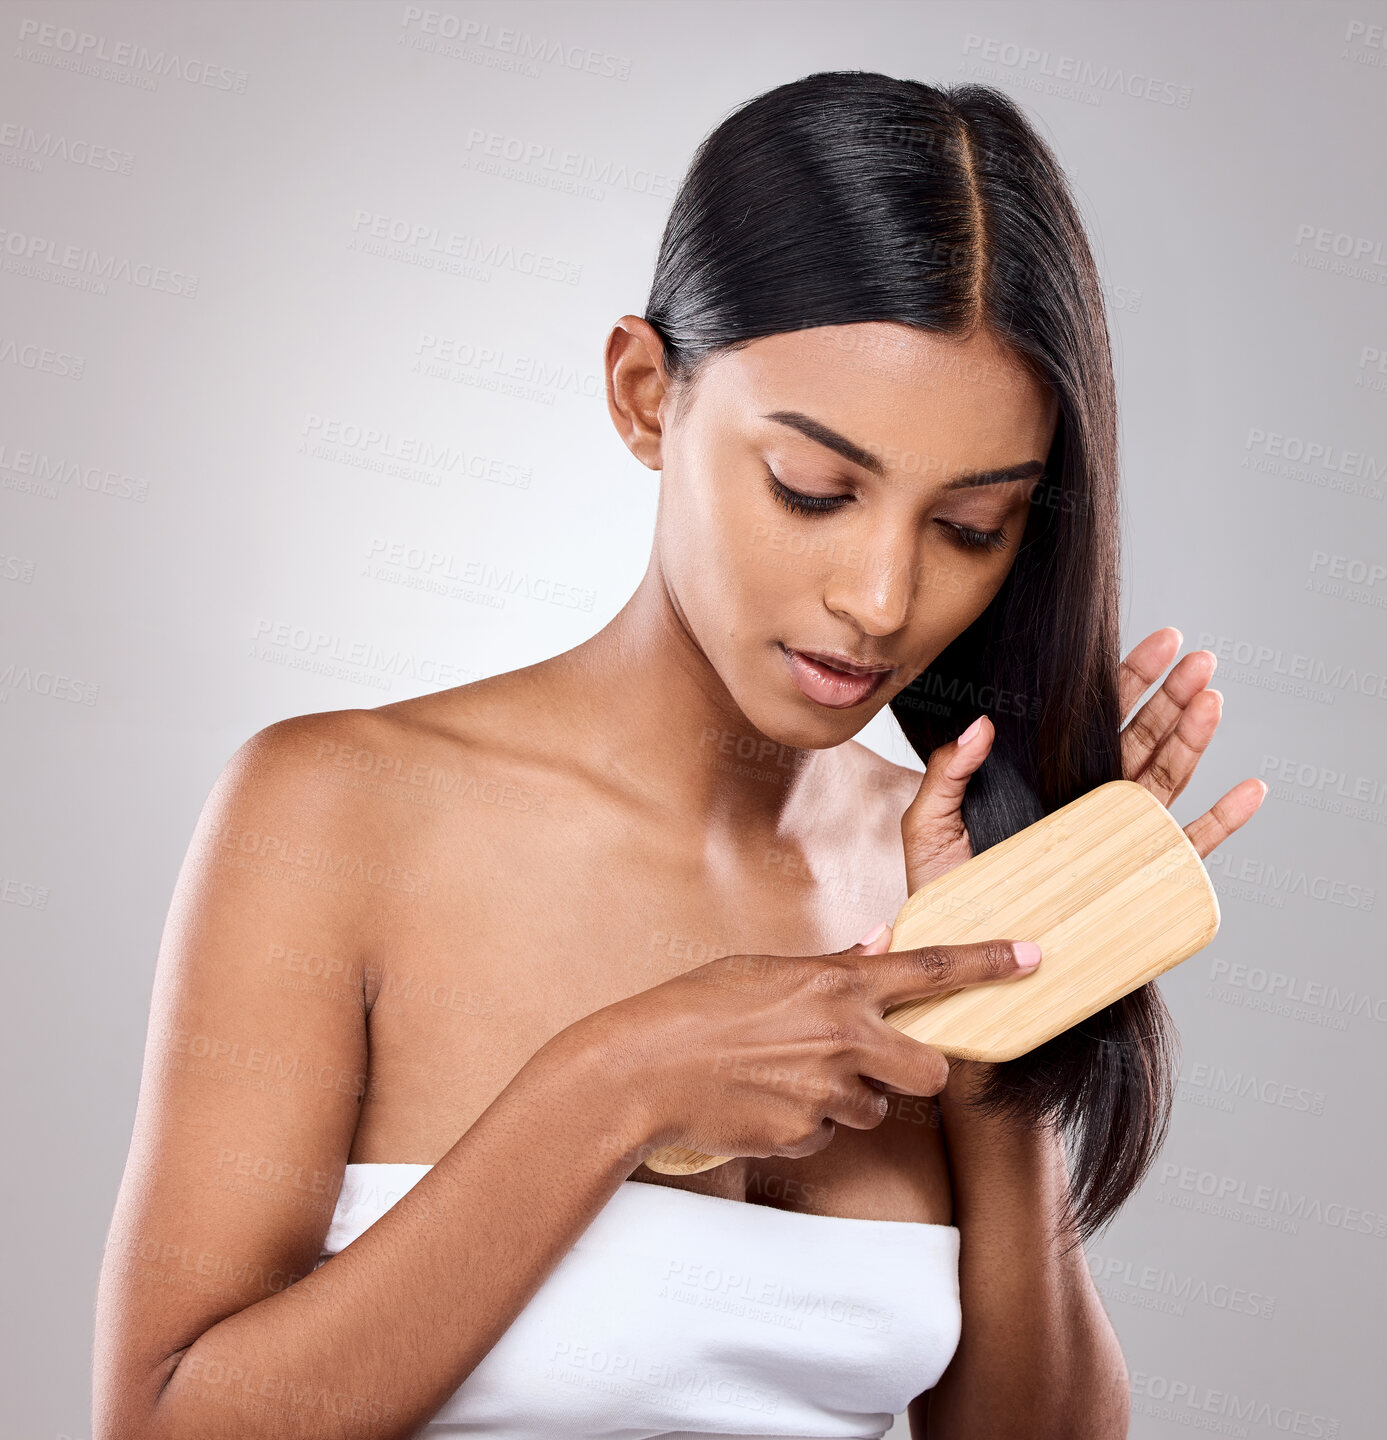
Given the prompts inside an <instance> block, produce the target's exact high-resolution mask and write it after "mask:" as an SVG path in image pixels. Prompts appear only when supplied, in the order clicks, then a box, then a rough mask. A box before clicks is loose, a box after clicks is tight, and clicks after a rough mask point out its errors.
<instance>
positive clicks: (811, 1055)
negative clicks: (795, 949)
mask: <svg viewBox="0 0 1387 1440" xmlns="http://www.w3.org/2000/svg"><path fill="white" fill-rule="evenodd" d="M890 942H891V931H890V927H889V926H882V927H879V929H878V931H877V932H875V933H874V934H873V935H871V936H869V937H867V938H866V939H864V940H860V941H859V942H858V943H857V944H856V945H853V946H851V947H850V948H849V949H847V950H841V951H838V952H836V953H834V954H831V955H808V956H792V955H727V956H724V957H722V958H721V959H718V960H710V961H709V962H708V963H707V964H706V965H700V966H697V967H696V968H695V969H693V970H689V971H687V972H686V973H684V974H683V975H678V976H676V977H674V978H673V979H671V980H666V981H665V982H664V983H663V984H660V985H655V986H653V987H651V988H650V989H649V990H642V991H640V992H639V993H638V994H635V995H631V996H629V997H628V998H627V999H625V1000H620V1001H617V1002H616V1003H615V1004H613V1005H607V1006H604V1007H603V1008H602V1009H600V1010H596V1011H594V1012H593V1013H592V1014H590V1015H588V1016H585V1017H584V1018H583V1019H582V1020H580V1021H577V1022H576V1023H575V1025H574V1026H570V1027H569V1028H570V1030H576V1031H579V1032H581V1033H582V1035H583V1038H584V1039H585V1040H586V1041H587V1043H588V1044H592V1045H595V1046H597V1047H599V1048H600V1051H601V1053H603V1054H604V1055H607V1056H610V1057H611V1071H610V1073H611V1074H612V1075H613V1077H614V1078H615V1079H617V1081H618V1083H620V1084H622V1085H623V1086H624V1087H638V1090H639V1094H640V1100H641V1110H642V1114H643V1117H644V1124H643V1127H642V1128H643V1130H644V1132H645V1133H644V1136H643V1139H642V1141H641V1144H640V1146H639V1149H638V1152H637V1158H638V1159H640V1160H644V1159H645V1158H646V1157H647V1156H649V1155H651V1154H653V1153H654V1152H655V1151H656V1150H658V1149H662V1148H664V1147H665V1146H667V1145H673V1146H682V1147H685V1148H687V1149H689V1150H694V1151H699V1152H701V1153H704V1154H708V1155H728V1156H732V1155H743V1156H757V1157H760V1158H764V1157H766V1156H770V1155H784V1156H788V1157H791V1158H799V1157H802V1156H805V1155H812V1154H814V1153H816V1152H817V1151H819V1150H822V1149H823V1148H824V1147H825V1146H827V1145H828V1144H829V1143H830V1141H832V1139H833V1136H834V1132H835V1128H836V1126H837V1125H838V1124H839V1123H841V1124H844V1125H850V1126H852V1127H853V1129H856V1130H871V1129H873V1128H875V1127H876V1126H877V1125H879V1124H880V1123H881V1122H882V1121H883V1120H884V1119H885V1118H886V1115H887V1112H888V1111H889V1109H890V1101H889V1100H888V1099H887V1094H886V1093H884V1092H889V1093H894V1094H904V1095H937V1094H938V1093H939V1092H940V1091H941V1090H942V1089H943V1088H944V1084H945V1081H946V1080H947V1079H948V1075H949V1062H948V1060H947V1059H946V1058H945V1056H944V1055H943V1053H942V1052H941V1051H939V1050H937V1049H936V1048H935V1047H934V1046H932V1045H926V1044H924V1043H923V1042H921V1041H919V1040H912V1039H911V1038H910V1037H909V1036H907V1035H904V1034H902V1033H901V1032H900V1031H899V1030H897V1029H895V1027H894V1026H892V1025H889V1024H887V1022H886V1021H885V1020H884V1019H883V1018H882V1016H883V1014H884V1012H885V1011H887V1010H889V1009H891V1008H892V1007H893V1006H896V1005H899V1004H902V1003H903V1002H905V1001H908V1000H918V999H924V998H927V997H929V996H936V995H943V994H947V993H948V992H949V991H952V990H958V989H960V988H962V987H963V986H966V985H978V984H983V983H988V982H994V981H999V980H1006V979H1009V978H1011V977H1022V978H1024V977H1025V976H1026V975H1028V974H1030V973H1032V971H1033V969H1034V966H1032V967H1031V968H1030V969H1025V968H1022V966H1021V965H1020V964H1019V962H1018V957H1017V950H1016V947H1015V946H1014V945H1013V942H1011V941H1009V940H991V941H983V942H981V943H976V944H969V945H938V946H926V947H924V948H921V949H916V950H896V951H891V952H888V951H887V948H886V947H887V946H888V945H889V944H890ZM1020 948H1021V954H1022V956H1023V957H1024V956H1025V955H1026V954H1027V953H1028V952H1029V953H1033V954H1035V955H1036V957H1037V959H1038V957H1039V950H1038V948H1037V947H1036V946H1034V945H1030V944H1023V945H1021V947H1020Z"/></svg>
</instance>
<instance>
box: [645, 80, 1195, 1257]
mask: <svg viewBox="0 0 1387 1440" xmlns="http://www.w3.org/2000/svg"><path fill="white" fill-rule="evenodd" d="M645 318H646V320H647V321H648V322H649V323H650V325H651V326H652V327H653V328H654V329H655V330H656V332H657V333H658V334H659V336H660V338H661V340H662V341H663V344H664V358H665V365H666V369H667V371H668V373H669V374H670V376H671V378H672V379H674V380H675V381H679V382H685V381H687V382H691V381H692V380H693V379H694V378H695V377H696V374H697V372H698V366H699V362H700V361H701V360H703V359H704V358H705V357H706V356H708V355H710V354H713V353H714V352H716V351H720V350H727V349H730V348H736V347H738V346H740V345H744V344H746V343H748V342H750V341H751V340H754V339H756V338H757V337H759V336H764V335H774V334H779V333H782V332H786V331H794V330H805V329H809V328H812V327H817V326H833V325H848V324H854V323H858V322H863V321H895V322H898V323H901V324H905V325H913V326H918V327H919V328H921V329H923V330H928V331H932V332H934V333H936V334H941V335H948V336H954V337H965V336H967V335H969V334H971V333H973V332H974V331H975V330H978V329H982V330H984V331H988V332H991V333H992V334H993V335H995V336H996V337H997V338H998V339H999V340H1000V341H1002V342H1003V343H1004V344H1005V345H1006V346H1007V347H1009V349H1010V351H1011V353H1013V354H1014V355H1015V356H1016V357H1017V358H1018V359H1019V360H1020V362H1021V363H1022V364H1023V365H1025V366H1027V367H1028V368H1030V370H1031V371H1032V372H1033V373H1034V374H1035V375H1037V376H1038V377H1039V378H1040V379H1041V380H1042V381H1043V382H1044V383H1045V384H1047V385H1048V386H1049V387H1051V389H1052V390H1053V392H1054V394H1055V395H1056V396H1057V398H1058V402H1059V421H1058V424H1057V427H1056V432H1055V439H1054V444H1053V446H1052V448H1051V452H1050V455H1049V457H1048V459H1047V463H1046V467H1045V473H1044V475H1043V476H1042V477H1041V479H1040V481H1039V482H1038V483H1037V485H1036V488H1035V490H1034V491H1033V493H1032V498H1031V507H1030V513H1029V517H1028V519H1027V523H1026V529H1025V533H1024V535H1023V537H1022V542H1021V546H1020V548H1019V550H1018V553H1017V556H1016V559H1015V561H1014V562H1013V565H1012V568H1011V571H1010V572H1009V574H1008V576H1007V579H1006V581H1005V582H1004V583H1003V585H1002V587H1001V589H1000V590H999V591H998V593H997V595H996V596H995V598H994V599H993V601H992V603H991V604H990V605H989V606H988V608H987V610H986V611H984V612H983V614H982V615H981V616H979V618H978V619H977V620H976V621H975V622H974V623H973V624H972V625H970V626H969V627H968V629H967V630H965V631H964V632H963V634H961V635H960V636H958V638H957V639H956V640H955V641H954V642H953V643H952V644H951V645H949V646H948V647H947V648H946V649H945V650H944V651H943V653H942V654H940V655H939V656H938V658H937V659H936V660H935V662H934V663H933V664H932V665H930V666H929V668H928V669H927V670H925V671H924V672H923V673H922V674H921V675H919V676H918V677H917V678H916V679H915V681H914V682H913V683H912V684H911V685H909V686H907V687H906V689H904V690H902V691H901V693H900V694H899V695H897V696H896V697H895V699H894V700H892V702H891V709H892V711H893V713H894V714H895V717H896V719H897V720H898V721H899V723H900V726H901V728H902V730H903V731H904V732H905V735H906V737H907V738H908V740H909V741H910V743H911V745H912V747H913V748H914V750H915V752H916V753H917V754H918V755H919V756H920V757H921V759H922V760H923V759H927V758H928V756H929V754H930V752H931V751H932V750H933V749H934V748H935V747H936V746H938V745H941V744H944V743H945V742H947V741H949V740H951V739H953V738H955V737H956V736H957V735H958V734H959V733H960V732H961V731H962V730H963V729H964V728H965V727H966V726H967V725H968V724H969V723H970V722H971V721H972V719H973V718H974V716H976V715H977V714H978V713H979V712H983V711H985V712H986V713H987V714H988V715H989V716H990V718H991V719H992V721H993V724H994V725H995V726H996V732H997V736H996V741H995V744H994V746H993V749H992V751H991V753H990V754H989V756H988V758H987V760H986V761H985V762H984V763H983V765H982V766H981V767H980V768H979V769H978V770H977V771H976V772H975V773H974V775H973V777H972V779H971V781H970V783H969V785H968V790H967V794H966V796H965V799H964V803H963V819H964V823H965V825H966V826H967V828H968V834H969V837H970V839H971V842H972V848H973V852H974V854H977V853H980V852H981V851H983V850H986V849H987V848H988V847H989V846H991V845H995V844H997V842H998V841H1000V840H1003V839H1005V838H1006V837H1007V836H1008V835H1011V834H1014V833H1015V832H1016V831H1017V830H1019V829H1021V828H1022V827H1024V826H1026V825H1028V824H1030V823H1031V822H1032V821H1034V820H1038V819H1040V817H1041V816H1042V815H1045V814H1048V813H1049V812H1050V811H1052V810H1055V809H1057V808H1058V807H1059V806H1061V805H1064V804H1067V803H1068V802H1069V801H1070V800H1073V799H1076V798H1077V797H1078V796H1079V795H1082V794H1084V793H1085V792H1087V791H1088V790H1091V789H1093V788H1094V787H1095V786H1097V785H1100V784H1102V783H1103V782H1104V781H1107V780H1114V779H1120V778H1122V759H1121V741H1120V730H1121V714H1120V708H1119V702H1118V669H1119V664H1120V656H1119V645H1120V638H1119V628H1118V583H1119V570H1118V534H1119V522H1118V492H1117V472H1118V452H1117V416H1116V396H1115V388H1114V383H1113V373H1112V358H1111V351H1110V347H1109V340H1108V330H1107V321H1106V317H1105V313H1104V306H1103V294H1102V287H1101V284H1100V281H1099V277H1098V272H1097V267H1096V266H1095V264H1094V261H1093V256H1092V254H1091V252H1090V249H1089V245H1088V241H1087V238H1086V237H1085V234H1084V229H1083V225H1082V222H1081V220H1080V218H1079V214H1078V210H1077V207H1076V205H1075V203H1074V200H1073V197H1072V195H1071V193H1070V190H1069V186H1068V184H1067V182H1066V180H1065V177H1064V174H1063V172H1062V170H1061V168H1060V166H1059V164H1058V163H1057V161H1056V160H1055V158H1054V156H1053V155H1052V153H1051V152H1050V150H1049V148H1048V147H1047V146H1046V144H1045V142H1044V141H1043V140H1042V139H1041V137H1040V136H1039V135H1038V134H1037V133H1036V132H1035V130H1034V129H1033V128H1032V127H1031V125H1030V124H1029V123H1028V121H1027V120H1026V118H1025V116H1024V115H1023V113H1022V112H1021V110H1020V109H1019V108H1018V107H1017V106H1016V105H1015V104H1014V103H1013V102H1012V101H1011V100H1010V99H1009V98H1008V97H1007V96H1006V95H1004V94H1002V93H1001V92H1000V91H998V90H995V89H992V88H991V87H990V86H985V85H973V84H963V85H953V86H947V87H935V86H932V85H927V84H924V83H922V82H920V81H916V80H897V79H893V78H891V77H890V76H887V75H881V74H876V73H873V72H870V71H859V70H838V71H822V72H819V73H817V74H813V75H807V76H805V77H804V78H803V79H801V80H796V81H794V82H792V83H789V84H785V85H780V86H777V87H776V88H775V89H773V90H769V91H767V92H766V93H765V94H763V95H759V96H757V97H755V98H754V99H752V100H749V101H747V102H746V103H745V104H743V105H741V106H739V107H738V108H737V109H736V110H734V111H733V112H732V113H731V114H729V115H728V116H727V118H726V119H724V120H723V121H722V122H721V124H719V125H718V126H717V127H716V128H715V129H714V130H713V131H712V132H711V133H710V134H709V135H707V136H706V137H705V139H704V140H703V141H702V143H701V144H700V145H699V147H698V149H697V151H696V152H695V154H694V157H693V160H692V162H691V163H690V166H689V170H688V173H687V174H686V176H685V178H684V180H683V183H682V185H681V186H680V189H679V192H678V195H677V196H676V198H675V201H674V205H673V208H672V210H671V212H670V216H669V219H668V222H667V224H666V226H665V230H664V234H663V237H662V240H661V244H660V250H659V256H658V259H657V261H656V267H655V276H654V280H653V283H652V286H651V290H650V297H649V301H648V303H647V305H646V310H645ZM977 378H978V382H979V383H983V384H986V383H999V381H998V379H997V377H992V379H991V380H989V378H988V377H986V376H983V375H979V376H978V377H977ZM686 393H687V391H686ZM1176 1044H1177V1037H1176V1034H1175V1030H1174V1026H1173V1024H1172V1022H1171V1019H1170V1014H1169V1012H1168V1010H1167V1009H1166V1006H1165V1003H1164V1001H1163V999H1162V998H1161V995H1160V992H1159V991H1158V990H1157V989H1156V988H1155V986H1154V984H1148V985H1145V986H1143V987H1141V988H1140V989H1139V990H1135V991H1133V992H1132V993H1131V994H1129V995H1126V996H1124V997H1123V998H1122V999H1121V1000H1118V1001H1117V1002H1115V1003H1114V1004H1112V1005H1109V1006H1108V1007H1107V1008H1106V1009H1104V1010H1102V1011H1100V1012H1099V1013H1098V1014H1097V1015H1094V1016H1092V1017H1091V1018H1090V1019H1089V1020H1087V1021H1085V1022H1084V1023H1083V1024H1081V1025H1077V1026H1075V1027H1073V1028H1072V1029H1070V1030H1067V1031H1065V1032H1064V1033H1063V1034H1061V1035H1058V1036H1056V1037H1055V1038H1054V1039H1053V1040H1050V1041H1048V1042H1047V1043H1046V1044H1044V1045H1042V1046H1040V1047H1039V1048H1038V1049H1036V1050H1033V1051H1031V1052H1030V1053H1029V1054H1027V1055H1023V1056H1021V1057H1019V1058H1018V1059H1016V1060H1011V1061H1008V1062H1006V1063H1004V1064H1001V1065H998V1066H996V1067H994V1068H993V1069H992V1071H991V1072H990V1074H989V1078H988V1082H987V1085H986V1086H985V1088H984V1089H983V1091H982V1093H981V1095H980V1096H979V1098H978V1101H977V1105H978V1108H979V1109H980V1110H981V1111H982V1112H983V1113H985V1114H989V1115H994V1116H1006V1117H1009V1118H1010V1119H1012V1120H1015V1121H1020V1122H1022V1123H1029V1124H1032V1125H1049V1126H1052V1127H1053V1128H1055V1129H1056V1130H1057V1131H1058V1132H1059V1133H1060V1134H1061V1135H1063V1137H1064V1139H1065V1142H1066V1145H1067V1162H1068V1165H1069V1176H1070V1187H1069V1188H1070V1194H1069V1199H1068V1203H1067V1206H1066V1211H1065V1215H1064V1216H1063V1217H1062V1218H1063V1221H1064V1223H1066V1224H1067V1225H1068V1226H1069V1227H1070V1229H1071V1231H1072V1235H1073V1239H1072V1241H1071V1243H1080V1242H1081V1241H1083V1240H1087V1239H1088V1238H1090V1237H1091V1236H1092V1235H1093V1234H1094V1233H1096V1232H1097V1231H1098V1230H1100V1229H1101V1228H1102V1227H1103V1226H1104V1225H1106V1224H1107V1223H1108V1222H1109V1221H1110V1220H1111V1219H1112V1218H1113V1216H1114V1215H1115V1214H1116V1212H1117V1210H1118V1209H1119V1208H1120V1207H1121V1206H1122V1204H1123V1203H1124V1202H1125V1201H1126V1200H1127V1199H1128V1197H1129V1196H1130V1195H1131V1194H1132V1192H1133V1191H1134V1190H1135V1189H1136V1188H1137V1186H1138V1185H1139V1184H1140V1183H1141V1180H1142V1179H1143V1177H1144V1176H1145V1174H1146V1173H1147V1171H1148V1170H1149V1168H1150V1166H1151V1164H1152V1162H1153V1161H1154V1159H1155V1157H1156V1155H1157V1153H1158V1152H1159V1150H1160V1147H1161V1145H1162V1143H1163V1142H1164V1139H1165V1135H1166V1131H1167V1128H1168V1125H1169V1121H1170V1107H1171V1101H1172V1098H1173V1091H1174V1081H1173V1074H1172V1069H1173V1064H1174V1057H1175V1049H1176Z"/></svg>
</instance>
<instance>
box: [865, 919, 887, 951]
mask: <svg viewBox="0 0 1387 1440" xmlns="http://www.w3.org/2000/svg"><path fill="white" fill-rule="evenodd" d="M890 928H891V927H890V926H889V925H888V924H887V923H886V921H885V920H883V921H882V922H881V924H880V925H878V926H877V928H876V929H875V930H873V931H872V932H871V934H870V935H864V936H863V937H862V938H861V939H860V940H859V941H858V942H857V943H858V944H859V945H870V944H871V943H872V941H873V940H880V939H881V937H882V936H883V935H885V934H886V932H887V931H888V930H889V929H890Z"/></svg>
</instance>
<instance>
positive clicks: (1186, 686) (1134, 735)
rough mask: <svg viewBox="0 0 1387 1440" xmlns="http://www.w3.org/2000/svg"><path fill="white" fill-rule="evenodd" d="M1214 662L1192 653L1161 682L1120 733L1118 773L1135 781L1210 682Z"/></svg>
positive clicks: (1206, 652) (1207, 654)
mask: <svg viewBox="0 0 1387 1440" xmlns="http://www.w3.org/2000/svg"><path fill="white" fill-rule="evenodd" d="M1217 665H1218V659H1217V657H1216V656H1215V655H1214V654H1213V652H1212V651H1210V650H1195V651H1192V652H1191V653H1190V654H1188V655H1186V656H1185V657H1184V659H1182V660H1181V661H1180V663H1179V664H1178V665H1177V666H1176V667H1175V668H1174V669H1173V670H1172V671H1171V672H1170V674H1169V675H1167V676H1166V678H1165V683H1164V684H1163V685H1162V686H1161V688H1160V689H1159V690H1157V691H1156V693H1155V694H1154V695H1153V696H1152V697H1151V698H1150V699H1149V700H1148V701H1147V702H1146V704H1145V705H1143V706H1142V707H1141V709H1140V710H1138V711H1137V713H1136V714H1135V715H1134V716H1133V717H1132V720H1131V723H1130V724H1129V725H1128V726H1127V728H1126V729H1125V730H1123V732H1122V773H1123V775H1124V776H1125V777H1126V778H1127V779H1128V780H1138V779H1140V778H1141V772H1142V771H1143V770H1144V769H1145V768H1146V766H1147V764H1148V763H1149V761H1150V759H1151V756H1152V754H1153V753H1154V752H1155V750H1156V747H1157V746H1158V745H1159V744H1160V743H1161V741H1162V740H1164V739H1165V737H1166V736H1167V735H1169V734H1170V732H1171V731H1172V730H1173V729H1174V728H1175V726H1176V725H1177V724H1178V723H1179V720H1180V715H1181V713H1182V712H1183V711H1184V709H1185V707H1186V706H1187V705H1188V704H1189V703H1190V702H1191V701H1192V700H1193V699H1194V697H1195V696H1196V695H1198V694H1199V692H1200V691H1201V690H1202V689H1203V688H1204V687H1205V686H1206V685H1207V684H1208V683H1209V681H1210V680H1211V679H1212V678H1213V673H1214V670H1215V668H1216V667H1217Z"/></svg>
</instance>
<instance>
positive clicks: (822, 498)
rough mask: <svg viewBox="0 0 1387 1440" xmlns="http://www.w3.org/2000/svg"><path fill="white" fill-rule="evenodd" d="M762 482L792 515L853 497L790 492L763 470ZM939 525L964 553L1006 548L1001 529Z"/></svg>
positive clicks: (817, 511) (822, 510)
mask: <svg viewBox="0 0 1387 1440" xmlns="http://www.w3.org/2000/svg"><path fill="white" fill-rule="evenodd" d="M766 480H767V482H768V483H769V485H770V490H771V494H772V495H774V496H775V498H776V499H777V500H778V501H779V502H780V504H781V505H783V506H784V507H785V508H786V509H787V510H788V511H789V512H790V513H791V514H792V515H824V514H831V513H832V512H833V511H835V510H841V509H842V508H843V506H844V505H846V504H848V503H849V502H850V501H851V500H852V498H853V497H852V496H851V495H806V494H805V493H804V492H803V491H802V490H791V489H790V487H789V486H788V485H785V484H783V483H782V482H781V480H780V479H779V477H778V476H777V475H776V474H775V473H774V472H773V471H771V470H767V471H766ZM939 524H940V525H942V526H943V527H944V528H945V529H946V530H947V531H948V532H949V534H950V535H951V536H953V537H954V543H955V544H956V545H960V546H962V548H963V549H965V550H1005V549H1006V546H1007V532H1006V529H1005V527H1003V528H1002V529H1000V530H975V529H973V527H972V526H970V525H959V524H957V523H956V522H955V521H952V520H941V521H939Z"/></svg>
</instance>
